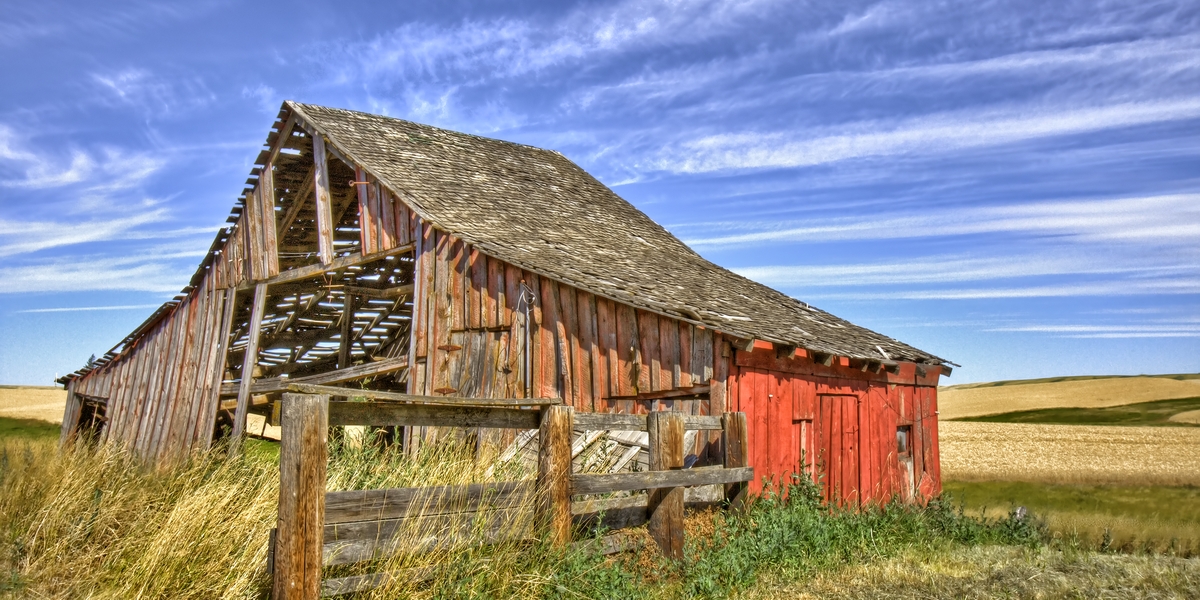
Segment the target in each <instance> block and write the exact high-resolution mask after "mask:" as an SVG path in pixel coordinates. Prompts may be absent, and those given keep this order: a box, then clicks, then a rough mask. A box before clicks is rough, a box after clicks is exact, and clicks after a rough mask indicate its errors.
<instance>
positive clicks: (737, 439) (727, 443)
mask: <svg viewBox="0 0 1200 600" xmlns="http://www.w3.org/2000/svg"><path fill="white" fill-rule="evenodd" d="M748 434H749V431H748V428H747V424H746V413H743V412H727V413H724V414H722V415H721V438H722V441H723V444H722V446H723V447H724V464H725V468H727V469H734V468H740V467H746V466H749V465H750V454H749V452H750V448H749V445H748V441H749V440H748V439H747V436H748ZM755 477H756V478H757V477H758V474H757V473H756V474H755ZM748 493H749V486H748V485H747V484H746V482H744V481H743V482H739V483H731V484H728V485H726V486H725V502H726V503H727V504H728V505H729V508H731V509H733V510H737V509H740V508H742V507H743V506H745V503H746V495H747V494H748Z"/></svg>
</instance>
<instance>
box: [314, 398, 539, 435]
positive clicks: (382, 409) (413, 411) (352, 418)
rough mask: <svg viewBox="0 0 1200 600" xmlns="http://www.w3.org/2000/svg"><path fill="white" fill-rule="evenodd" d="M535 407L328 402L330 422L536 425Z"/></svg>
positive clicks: (338, 423) (476, 425)
mask: <svg viewBox="0 0 1200 600" xmlns="http://www.w3.org/2000/svg"><path fill="white" fill-rule="evenodd" d="M538 422H539V415H538V411H535V410H520V409H516V408H494V407H473V406H430V405H421V404H392V403H390V402H388V403H384V402H330V403H329V424H330V425H373V426H376V427H388V426H406V425H409V426H413V425H415V426H426V427H495V428H499V429H535V428H537V426H538Z"/></svg>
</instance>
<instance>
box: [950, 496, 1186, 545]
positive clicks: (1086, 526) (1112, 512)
mask: <svg viewBox="0 0 1200 600" xmlns="http://www.w3.org/2000/svg"><path fill="white" fill-rule="evenodd" d="M942 485H943V490H944V492H945V494H946V495H947V498H948V500H949V501H950V502H952V503H960V505H961V506H962V507H963V508H964V510H965V512H966V514H968V515H972V514H974V515H984V514H986V515H989V516H999V515H1005V514H1008V512H1009V511H1010V510H1011V509H1012V508H1013V507H1016V506H1024V507H1026V508H1027V509H1028V510H1030V511H1032V512H1033V513H1035V514H1037V515H1039V516H1042V517H1044V518H1045V519H1046V521H1047V524H1048V525H1049V528H1050V530H1051V531H1052V532H1053V533H1054V534H1055V535H1056V536H1058V538H1059V539H1063V540H1072V539H1073V540H1074V541H1076V542H1078V543H1081V544H1083V545H1085V546H1095V547H1106V548H1117V549H1123V550H1134V551H1136V550H1150V551H1159V552H1169V553H1175V554H1181V555H1184V556H1195V555H1197V554H1200V487H1195V486H1181V487H1172V486H1115V485H1063V484H1043V483H1028V482H1018V481H971V482H966V481H947V482H944V483H943V484H942ZM984 511H986V513H985V512H984Z"/></svg>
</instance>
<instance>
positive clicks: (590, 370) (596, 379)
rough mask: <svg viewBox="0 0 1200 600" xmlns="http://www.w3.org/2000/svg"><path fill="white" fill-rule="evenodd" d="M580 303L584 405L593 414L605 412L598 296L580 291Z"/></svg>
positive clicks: (578, 296) (580, 342) (578, 298)
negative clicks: (602, 388) (599, 340)
mask: <svg viewBox="0 0 1200 600" xmlns="http://www.w3.org/2000/svg"><path fill="white" fill-rule="evenodd" d="M576 300H577V301H578V303H579V311H578V315H579V345H580V347H581V348H582V350H583V352H582V355H581V356H580V362H581V363H583V368H581V369H580V371H582V373H581V376H586V377H585V379H584V381H583V382H582V383H580V384H579V385H580V387H581V388H583V389H585V391H586V392H587V393H586V394H585V399H584V403H585V404H586V405H587V409H588V410H590V411H592V412H598V411H601V410H603V401H602V400H601V398H603V391H602V390H601V389H600V387H601V386H600V379H601V378H602V377H603V376H604V372H603V370H602V365H601V364H600V346H599V345H598V344H597V343H596V338H597V337H598V333H597V331H596V296H594V295H593V294H590V293H588V292H585V291H583V290H580V291H579V292H578V293H577V294H576Z"/></svg>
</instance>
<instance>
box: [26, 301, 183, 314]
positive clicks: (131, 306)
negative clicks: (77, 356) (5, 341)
mask: <svg viewBox="0 0 1200 600" xmlns="http://www.w3.org/2000/svg"><path fill="white" fill-rule="evenodd" d="M159 306H162V304H161V303H160V304H122V305H115V306H64V307H59V308H30V309H26V310H18V311H13V312H16V313H22V314H29V313H65V312H92V311H108V310H142V309H146V308H158V307H159Z"/></svg>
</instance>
